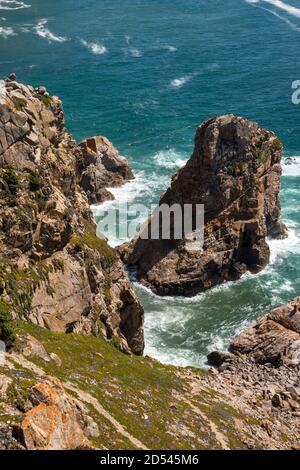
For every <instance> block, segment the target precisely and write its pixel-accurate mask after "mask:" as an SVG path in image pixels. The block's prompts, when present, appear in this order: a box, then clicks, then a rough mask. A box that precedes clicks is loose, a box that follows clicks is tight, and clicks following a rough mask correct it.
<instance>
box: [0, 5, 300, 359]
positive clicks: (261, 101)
mask: <svg viewBox="0 0 300 470" xmlns="http://www.w3.org/2000/svg"><path fill="white" fill-rule="evenodd" d="M299 46H300V1H299V0H286V1H280V2H279V1H276V0H256V1H254V0H251V1H250V0H249V1H245V0H213V1H207V0H184V1H183V0H172V1H171V0H59V1H58V0H51V2H49V1H42V0H25V1H24V2H22V1H14V0H0V78H4V77H5V76H6V75H7V74H8V73H10V72H16V73H17V76H18V79H19V80H20V81H25V82H27V83H31V84H33V85H38V84H43V85H45V86H47V88H48V90H49V92H50V93H51V94H56V95H59V96H60V97H61V98H62V99H63V101H64V104H65V111H66V119H67V126H68V128H69V129H70V131H71V132H73V134H74V135H75V137H76V139H77V140H78V141H79V140H81V139H82V138H84V137H86V136H89V135H95V134H102V135H106V136H107V137H108V138H109V139H111V140H112V142H113V143H114V144H115V146H117V147H118V148H119V150H120V152H121V154H123V155H125V156H127V157H128V159H129V160H130V162H131V164H132V166H133V168H134V170H135V172H136V175H137V179H136V181H135V182H133V183H130V184H129V185H127V186H126V187H125V188H123V189H121V190H117V191H115V193H116V196H117V198H118V200H119V199H121V200H122V201H129V202H134V203H136V202H142V203H145V204H147V205H148V206H149V205H150V204H151V203H156V202H157V201H158V198H159V195H160V193H161V192H162V191H163V190H164V189H165V188H166V186H167V185H168V182H169V180H170V176H171V175H172V173H174V171H175V170H176V168H177V167H178V166H180V165H181V164H182V163H183V162H184V161H185V160H186V159H187V158H188V157H189V155H190V153H191V151H192V147H193V137H194V133H195V129H196V126H197V125H198V124H199V123H201V122H202V121H203V120H204V119H206V118H207V117H209V116H212V115H216V114H223V113H235V114H240V115H244V116H246V117H248V118H251V119H255V120H257V121H258V122H259V123H260V124H261V125H263V126H265V127H267V128H269V129H271V130H274V131H275V132H276V133H277V134H278V136H279V137H280V138H281V140H282V141H283V143H284V147H285V155H286V156H297V155H300V124H299V113H300V105H298V106H296V105H294V104H292V101H291V95H292V92H293V90H292V88H291V85H292V82H293V81H294V80H300V59H299ZM299 201H300V158H299V160H298V161H297V160H296V162H295V163H294V164H293V165H291V166H284V176H283V180H282V205H283V217H284V220H285V221H286V222H287V224H288V226H289V229H290V235H289V238H288V239H287V240H285V241H280V242H277V241H276V242H274V241H273V242H271V248H272V262H271V265H270V266H269V267H268V268H267V269H266V270H265V271H264V272H263V273H261V274H259V275H258V276H250V275H248V276H245V277H244V278H243V279H242V280H241V281H239V282H237V283H235V284H227V285H226V286H222V287H219V288H216V289H213V290H211V291H210V292H208V293H205V294H202V295H199V296H198V297H196V298H194V299H174V298H167V299H161V298H159V297H156V296H154V295H153V294H151V293H149V292H148V291H146V290H145V289H143V288H141V287H139V286H137V292H138V294H139V295H140V298H141V300H142V302H143V303H144V305H145V310H146V345H147V348H146V352H147V353H148V354H151V355H154V356H155V357H158V358H160V359H161V360H163V361H165V362H172V363H176V364H184V365H186V364H194V365H200V364H203V363H204V362H205V356H206V354H207V352H208V351H210V350H211V349H214V348H216V347H218V348H224V347H226V346H227V345H228V343H229V341H230V339H231V338H232V337H233V336H234V335H235V334H236V333H237V332H239V331H240V330H242V329H243V328H244V327H245V326H247V325H248V324H250V323H251V322H253V321H254V320H255V319H256V318H257V317H258V316H259V315H260V314H262V313H264V312H265V311H267V310H268V309H269V308H271V307H273V306H276V305H278V304H280V303H282V302H286V301H288V300H289V299H291V298H293V297H294V296H296V295H299V294H300V263H299V261H300V243H299V240H300V238H299V235H300V217H299V212H298V203H299ZM98 211H99V209H98ZM96 213H97V212H96ZM110 236H111V242H112V243H117V242H118V240H115V239H114V237H113V235H112V234H110Z"/></svg>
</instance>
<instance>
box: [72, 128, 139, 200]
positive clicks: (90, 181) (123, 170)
mask: <svg viewBox="0 0 300 470" xmlns="http://www.w3.org/2000/svg"><path fill="white" fill-rule="evenodd" d="M80 147H81V151H82V163H81V165H82V175H81V180H80V184H81V186H82V188H83V189H84V191H85V192H86V193H87V196H88V199H89V203H90V204H99V203H101V202H104V201H106V200H110V199H113V195H112V194H111V193H110V192H109V191H108V190H107V189H106V188H113V187H118V186H122V185H123V184H124V183H126V182H128V181H129V180H131V179H133V178H134V176H133V173H132V170H131V168H130V166H129V164H128V161H127V160H126V158H124V157H121V156H120V155H119V153H118V151H117V150H116V149H115V148H114V146H113V145H112V143H111V142H110V141H109V140H108V139H106V138H105V137H101V136H97V137H91V138H89V139H86V140H84V141H83V142H81V144H80Z"/></svg>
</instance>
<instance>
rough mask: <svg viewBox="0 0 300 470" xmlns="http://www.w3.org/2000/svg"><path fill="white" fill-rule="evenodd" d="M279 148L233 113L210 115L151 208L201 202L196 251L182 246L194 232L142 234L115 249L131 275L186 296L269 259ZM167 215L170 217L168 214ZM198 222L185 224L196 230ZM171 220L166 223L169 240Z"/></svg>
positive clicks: (276, 221)
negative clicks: (119, 250)
mask: <svg viewBox="0 0 300 470" xmlns="http://www.w3.org/2000/svg"><path fill="white" fill-rule="evenodd" d="M281 153H282V147H281V144H280V142H279V140H278V139H277V138H276V136H275V135H274V134H273V133H272V132H268V131H266V130H264V129H261V128H260V127H259V126H258V124H257V123H255V122H252V121H248V120H246V119H243V118H241V117H236V116H233V115H227V116H221V117H217V118H213V119H210V120H209V121H207V122H205V123H204V124H202V125H201V126H200V127H199V128H198V130H197V133H196V138H195V149H194V153H193V155H192V157H191V158H190V160H189V161H188V162H187V164H186V165H185V166H184V167H183V168H182V169H181V170H179V171H178V172H177V173H176V174H175V176H174V177H173V179H172V184H171V186H170V188H169V189H168V190H167V191H166V193H165V194H164V195H163V196H162V197H161V200H160V203H159V205H160V206H162V205H163V204H167V205H168V206H169V207H171V206H172V205H173V204H179V205H180V206H181V208H183V207H184V204H189V205H191V206H192V207H193V208H194V209H195V207H196V205H197V204H203V205H204V210H205V213H204V219H205V220H204V222H205V227H204V244H203V248H202V249H200V248H198V249H193V251H192V252H191V250H190V246H191V245H190V243H191V239H192V238H193V237H194V236H195V234H196V232H193V233H192V234H191V233H184V238H183V239H180V240H178V239H174V238H175V237H174V236H173V239H171V240H163V239H159V240H154V239H152V240H151V239H150V240H149V239H147V240H145V239H142V238H143V236H144V235H145V233H147V232H148V231H149V227H151V219H150V220H149V222H148V224H146V226H145V227H143V229H142V231H141V233H140V234H139V235H138V237H137V238H136V239H135V240H134V241H133V242H132V243H131V244H130V245H129V246H127V247H124V249H123V257H124V260H125V261H126V262H127V263H128V265H131V266H134V267H135V268H136V270H137V278H138V280H139V281H140V282H142V283H143V284H145V285H147V286H149V287H150V288H151V289H152V290H153V291H154V292H156V293H157V294H160V295H186V296H191V295H194V294H196V293H198V292H200V291H204V290H206V289H209V288H211V287H213V286H215V285H218V284H221V283H223V282H225V281H233V280H237V279H239V278H240V277H241V276H242V275H243V274H244V273H245V272H246V271H250V272H252V273H257V272H259V271H260V270H262V269H263V268H264V267H265V266H266V265H267V264H268V262H269V257H270V250H269V247H268V244H267V242H266V237H267V236H270V237H283V236H285V232H286V229H285V227H284V225H283V224H282V223H281V222H280V201H279V191H280V176H281V165H280V160H281ZM171 220H172V219H171ZM197 228H198V227H196V226H195V223H194V226H193V229H194V230H196V229H197ZM172 233H173V235H174V221H172V222H171V238H172Z"/></svg>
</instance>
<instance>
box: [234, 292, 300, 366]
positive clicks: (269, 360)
mask: <svg viewBox="0 0 300 470" xmlns="http://www.w3.org/2000/svg"><path fill="white" fill-rule="evenodd" d="M229 350H230V352H232V353H233V354H238V355H243V356H244V355H245V356H247V358H249V359H250V360H253V361H254V362H256V363H259V364H269V365H272V366H274V367H280V366H282V365H286V366H289V367H296V366H298V368H299V367H300V297H298V298H296V299H295V300H293V301H292V302H290V303H288V304H287V305H284V306H283V307H279V308H276V309H274V310H272V311H271V312H270V313H268V314H267V315H264V316H263V317H262V318H260V319H259V320H258V322H257V323H256V324H255V325H254V326H252V327H250V328H248V329H247V330H246V331H243V332H242V333H241V334H240V335H239V336H238V337H237V338H235V339H234V340H233V342H232V343H231V345H230V348H229Z"/></svg>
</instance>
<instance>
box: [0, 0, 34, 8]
mask: <svg viewBox="0 0 300 470" xmlns="http://www.w3.org/2000/svg"><path fill="white" fill-rule="evenodd" d="M30 7H31V5H28V4H27V3H25V2H19V1H16V0H0V10H21V9H23V8H30Z"/></svg>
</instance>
